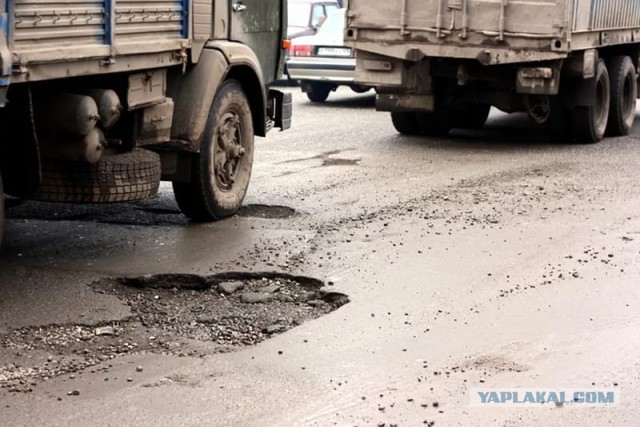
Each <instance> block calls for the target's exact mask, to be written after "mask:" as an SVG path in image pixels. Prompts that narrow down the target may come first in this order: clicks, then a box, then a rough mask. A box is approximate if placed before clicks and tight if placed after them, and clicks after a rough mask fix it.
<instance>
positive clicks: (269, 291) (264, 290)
mask: <svg viewBox="0 0 640 427" xmlns="http://www.w3.org/2000/svg"><path fill="white" fill-rule="evenodd" d="M279 289H280V285H275V284H273V285H269V286H265V287H263V288H259V289H258V292H262V293H265V294H272V293H274V292H277V291H278V290H279Z"/></svg>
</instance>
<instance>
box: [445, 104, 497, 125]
mask: <svg viewBox="0 0 640 427" xmlns="http://www.w3.org/2000/svg"><path fill="white" fill-rule="evenodd" d="M489 111H491V105H489V104H467V105H465V106H464V107H462V111H460V113H459V116H458V117H457V118H456V120H455V124H454V127H458V128H462V129H481V128H482V127H483V126H484V124H485V123H486V122H487V119H488V118H489Z"/></svg>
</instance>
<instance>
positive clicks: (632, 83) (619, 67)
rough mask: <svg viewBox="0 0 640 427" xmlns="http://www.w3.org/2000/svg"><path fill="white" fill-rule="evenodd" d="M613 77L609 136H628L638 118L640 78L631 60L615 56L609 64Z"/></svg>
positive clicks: (608, 126)
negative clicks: (639, 86) (639, 79)
mask: <svg viewBox="0 0 640 427" xmlns="http://www.w3.org/2000/svg"><path fill="white" fill-rule="evenodd" d="M609 76H610V77H611V107H610V109H609V124H608V125H607V135H611V136H622V135H628V134H629V130H630V129H631V126H633V121H634V120H635V118H636V98H637V97H638V76H637V75H636V70H635V67H634V66H633V62H632V61H631V58H629V57H628V56H614V57H613V58H611V61H610V62H609Z"/></svg>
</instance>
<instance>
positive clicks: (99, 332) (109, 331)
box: [96, 326, 116, 337]
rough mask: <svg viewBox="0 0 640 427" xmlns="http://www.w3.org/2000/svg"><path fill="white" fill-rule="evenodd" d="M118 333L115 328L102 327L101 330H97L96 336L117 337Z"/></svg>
mask: <svg viewBox="0 0 640 427" xmlns="http://www.w3.org/2000/svg"><path fill="white" fill-rule="evenodd" d="M115 334H116V331H115V329H114V328H113V326H102V327H100V328H96V336H98V337H99V336H102V335H115Z"/></svg>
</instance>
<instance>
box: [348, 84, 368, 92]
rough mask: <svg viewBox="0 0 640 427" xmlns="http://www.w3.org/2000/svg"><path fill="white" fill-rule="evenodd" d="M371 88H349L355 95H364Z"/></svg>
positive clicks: (356, 86)
mask: <svg viewBox="0 0 640 427" xmlns="http://www.w3.org/2000/svg"><path fill="white" fill-rule="evenodd" d="M370 89H371V88H370V87H367V86H360V85H353V86H351V90H352V91H354V92H355V93H365V92H369V90H370Z"/></svg>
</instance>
